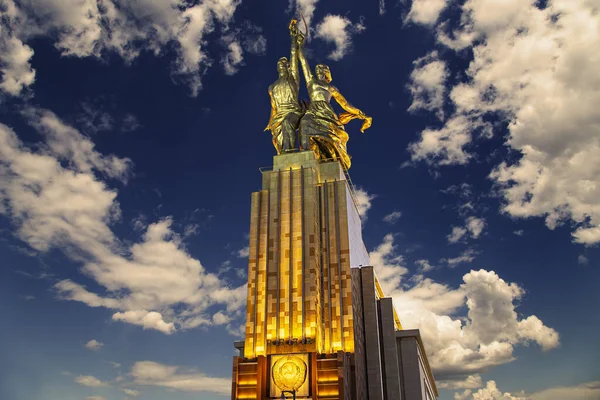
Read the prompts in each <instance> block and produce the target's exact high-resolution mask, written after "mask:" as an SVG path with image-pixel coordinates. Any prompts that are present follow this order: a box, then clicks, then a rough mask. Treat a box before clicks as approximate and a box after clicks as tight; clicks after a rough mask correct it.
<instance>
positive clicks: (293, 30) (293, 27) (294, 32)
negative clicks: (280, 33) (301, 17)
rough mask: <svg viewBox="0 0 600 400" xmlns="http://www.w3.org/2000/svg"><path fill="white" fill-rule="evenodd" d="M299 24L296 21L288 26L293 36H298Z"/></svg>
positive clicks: (292, 21)
mask: <svg viewBox="0 0 600 400" xmlns="http://www.w3.org/2000/svg"><path fill="white" fill-rule="evenodd" d="M297 22H298V21H296V20H295V19H293V20H291V21H290V25H289V26H288V28H289V30H290V35H291V36H296V35H297V34H298V27H297Z"/></svg>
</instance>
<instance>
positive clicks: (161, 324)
mask: <svg viewBox="0 0 600 400" xmlns="http://www.w3.org/2000/svg"><path fill="white" fill-rule="evenodd" d="M112 319H113V321H123V322H129V323H130V324H134V325H140V326H143V327H144V329H156V330H157V331H160V332H162V333H166V334H167V335H169V334H171V333H173V332H175V324H174V323H173V322H165V321H164V319H163V316H162V314H161V313H159V312H156V311H147V310H135V311H125V312H118V313H115V314H113V316H112Z"/></svg>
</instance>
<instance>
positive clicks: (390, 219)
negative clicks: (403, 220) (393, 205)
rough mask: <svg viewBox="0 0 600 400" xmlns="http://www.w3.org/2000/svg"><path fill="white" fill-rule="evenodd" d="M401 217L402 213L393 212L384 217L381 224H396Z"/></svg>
mask: <svg viewBox="0 0 600 400" xmlns="http://www.w3.org/2000/svg"><path fill="white" fill-rule="evenodd" d="M401 216H402V212H400V211H393V212H391V213H389V214H388V215H386V216H385V217H383V222H387V223H388V224H395V223H396V222H398V220H399V219H400V217H401Z"/></svg>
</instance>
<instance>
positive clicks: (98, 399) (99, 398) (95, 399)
mask: <svg viewBox="0 0 600 400" xmlns="http://www.w3.org/2000/svg"><path fill="white" fill-rule="evenodd" d="M85 399H86V400H106V397H102V396H88V397H86V398H85Z"/></svg>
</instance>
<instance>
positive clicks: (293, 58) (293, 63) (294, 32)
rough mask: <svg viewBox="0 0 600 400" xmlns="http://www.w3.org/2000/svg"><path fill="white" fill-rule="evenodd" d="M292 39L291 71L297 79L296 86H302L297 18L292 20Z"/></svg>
mask: <svg viewBox="0 0 600 400" xmlns="http://www.w3.org/2000/svg"><path fill="white" fill-rule="evenodd" d="M289 28H290V41H291V42H292V48H291V50H290V73H291V74H292V76H293V77H294V80H295V81H296V86H298V88H299V87H300V77H299V74H298V42H297V40H296V36H297V35H298V29H297V28H296V20H295V19H293V20H292V22H290V26H289Z"/></svg>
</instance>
